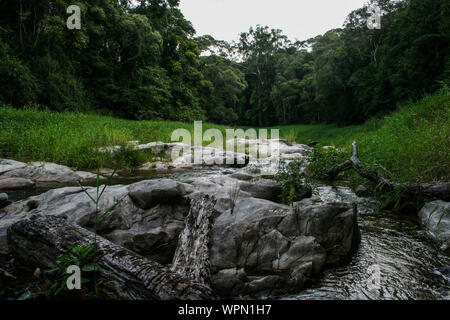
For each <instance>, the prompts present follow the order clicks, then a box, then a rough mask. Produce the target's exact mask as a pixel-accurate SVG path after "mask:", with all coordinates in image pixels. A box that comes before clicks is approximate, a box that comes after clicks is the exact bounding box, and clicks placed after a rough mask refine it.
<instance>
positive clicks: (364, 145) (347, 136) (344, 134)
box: [298, 88, 450, 183]
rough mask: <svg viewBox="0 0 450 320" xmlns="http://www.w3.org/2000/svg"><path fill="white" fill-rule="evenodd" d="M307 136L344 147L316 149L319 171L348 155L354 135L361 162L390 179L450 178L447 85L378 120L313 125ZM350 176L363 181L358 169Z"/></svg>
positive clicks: (316, 166)
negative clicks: (360, 124)
mask: <svg viewBox="0 0 450 320" xmlns="http://www.w3.org/2000/svg"><path fill="white" fill-rule="evenodd" d="M298 129H299V131H298V132H303V131H304V130H306V128H305V126H300V128H298ZM322 130H325V132H323V131H322ZM305 135H306V136H307V137H308V138H307V139H308V140H317V141H319V142H320V143H321V144H322V145H323V144H331V145H336V146H338V147H340V149H341V150H342V151H334V150H331V151H328V152H322V154H320V153H317V155H316V156H317V159H316V160H317V162H316V163H314V166H315V169H316V170H318V171H323V170H325V169H326V168H325V167H330V166H333V165H335V164H337V163H338V162H340V161H343V160H345V159H348V158H349V157H350V155H351V153H352V150H351V144H352V141H354V140H356V141H357V142H358V145H359V156H360V159H361V161H363V162H364V163H365V164H367V165H368V166H370V167H373V168H376V169H377V170H381V171H384V173H386V174H387V175H388V176H389V177H390V178H391V179H392V180H394V181H398V182H400V183H405V182H439V181H450V94H449V91H448V89H447V88H444V89H442V90H441V91H439V92H437V93H435V94H433V95H427V96H425V97H424V98H423V99H422V100H420V101H417V102H411V103H408V104H406V105H404V106H403V107H401V108H399V110H397V111H396V112H394V113H392V114H391V115H389V116H387V117H385V118H384V119H381V120H371V121H369V122H367V123H366V124H364V125H362V126H353V127H343V128H337V127H333V126H332V127H329V128H327V127H326V126H317V127H315V128H311V130H308V131H307V132H306V134H305ZM327 153H328V154H327ZM320 166H323V167H324V168H320ZM348 176H349V178H350V180H351V181H352V182H353V183H362V182H363V181H364V180H363V179H362V178H361V177H359V176H357V175H356V173H350V174H349V175H348Z"/></svg>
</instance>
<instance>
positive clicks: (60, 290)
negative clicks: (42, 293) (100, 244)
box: [44, 244, 100, 297]
mask: <svg viewBox="0 0 450 320" xmlns="http://www.w3.org/2000/svg"><path fill="white" fill-rule="evenodd" d="M94 255H95V248H94V246H93V245H92V244H90V245H78V246H69V247H67V249H66V251H65V252H64V253H62V254H60V255H59V256H58V258H57V260H56V266H55V268H53V269H50V270H46V271H45V272H44V273H45V274H47V276H48V277H51V278H52V285H51V286H50V288H49V291H50V292H49V293H48V295H50V296H53V297H57V296H60V295H63V294H68V293H69V291H68V289H67V279H68V278H69V277H70V274H68V273H67V272H66V271H67V268H68V267H69V266H73V265H74V266H78V267H79V268H80V270H81V275H82V277H81V284H82V286H89V285H90V284H92V283H93V282H94V272H98V271H100V270H99V269H97V268H96V267H95V265H94ZM92 289H93V288H91V290H90V289H87V290H83V291H80V292H79V293H83V294H86V292H89V291H92Z"/></svg>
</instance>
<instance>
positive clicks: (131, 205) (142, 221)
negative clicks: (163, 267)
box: [0, 179, 192, 263]
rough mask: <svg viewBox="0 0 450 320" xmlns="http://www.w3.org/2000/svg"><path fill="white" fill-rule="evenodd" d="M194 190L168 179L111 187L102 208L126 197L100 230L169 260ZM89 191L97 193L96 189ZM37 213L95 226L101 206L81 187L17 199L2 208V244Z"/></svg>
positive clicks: (128, 245) (139, 250)
mask: <svg viewBox="0 0 450 320" xmlns="http://www.w3.org/2000/svg"><path fill="white" fill-rule="evenodd" d="M191 188H192V187H191V186H190V185H187V184H183V183H180V182H176V181H173V180H168V179H161V180H151V181H142V182H139V183H136V184H132V185H130V186H121V185H117V186H109V187H107V189H106V191H105V192H104V194H103V196H102V198H101V200H100V203H99V210H100V212H104V211H106V210H107V209H108V208H110V207H111V206H113V205H114V204H115V203H116V202H117V201H119V200H120V199H123V200H122V202H121V203H120V204H119V205H118V206H117V207H116V208H115V209H114V210H112V211H111V212H110V213H109V214H108V215H106V217H105V218H104V219H103V220H101V222H100V223H99V225H98V231H99V234H100V235H103V236H104V237H106V238H107V239H109V240H111V241H114V242H115V243H116V244H119V245H122V246H125V247H126V248H128V249H132V250H134V251H135V252H137V253H140V254H142V255H145V256H147V257H151V258H153V259H154V260H155V261H158V262H162V263H169V262H170V260H171V259H172V256H173V253H174V252H175V247H176V243H177V239H178V236H179V234H180V232H181V231H182V230H183V228H184V220H185V217H186V215H187V213H188V212H189V202H188V201H189V200H188V199H184V198H183V196H185V195H187V194H188V193H189V192H190V191H191ZM87 190H88V192H89V193H91V194H92V195H93V196H94V193H95V191H96V189H95V188H90V187H88V188H87ZM32 214H44V215H54V216H62V217H66V219H67V221H68V222H70V223H74V224H77V225H80V226H82V227H85V228H87V229H90V230H93V227H94V221H95V204H94V203H93V202H92V201H91V200H90V199H89V197H88V196H87V195H86V194H85V193H84V192H82V190H81V189H80V188H79V187H66V188H60V189H53V190H50V191H48V192H46V193H43V194H41V195H38V196H35V197H30V198H28V199H26V200H23V201H18V202H15V203H13V204H12V205H10V206H8V207H6V208H4V209H3V210H2V212H0V247H2V246H4V245H5V243H6V238H5V236H6V230H7V229H8V227H9V226H11V225H12V224H13V223H15V222H17V221H19V220H22V219H24V218H26V217H28V216H30V215H32Z"/></svg>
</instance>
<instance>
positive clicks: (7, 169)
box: [0, 159, 104, 189]
mask: <svg viewBox="0 0 450 320" xmlns="http://www.w3.org/2000/svg"><path fill="white" fill-rule="evenodd" d="M19 178H20V179H26V180H28V181H32V182H33V184H30V183H28V184H27V183H25V181H24V180H22V182H17V183H18V185H19V186H20V188H21V189H23V188H30V187H33V186H35V185H38V186H39V185H48V184H58V183H64V184H71V183H76V182H78V181H81V182H84V181H94V180H96V179H97V175H96V174H93V173H90V172H84V171H76V172H74V171H73V170H72V169H70V168H69V167H66V166H62V165H58V164H55V163H50V162H32V163H29V164H27V163H22V162H18V161H14V160H6V159H0V180H5V179H19ZM101 178H102V179H104V178H103V177H101ZM4 183H6V182H4Z"/></svg>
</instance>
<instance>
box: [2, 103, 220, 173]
mask: <svg viewBox="0 0 450 320" xmlns="http://www.w3.org/2000/svg"><path fill="white" fill-rule="evenodd" d="M193 127H194V124H193V123H182V122H169V121H130V120H123V119H117V118H112V117H105V116H99V115H89V114H78V113H70V112H63V113H55V112H51V111H40V110H36V109H32V108H28V109H22V110H18V109H13V108H10V107H6V106H3V107H0V128H1V130H0V157H2V158H8V159H15V160H18V161H25V162H27V161H49V162H56V163H58V164H64V165H68V166H71V167H76V168H79V169H81V168H84V169H88V168H97V166H100V167H124V166H133V165H136V164H138V163H139V162H143V161H146V160H147V161H148V155H145V153H143V152H139V153H137V152H131V151H130V150H125V149H124V151H123V152H119V153H117V154H115V155H111V154H109V153H100V152H98V151H97V149H98V148H99V147H104V146H115V145H126V143H127V142H128V141H134V140H139V141H140V142H141V143H148V142H152V141H164V142H170V140H171V135H172V132H173V131H174V130H176V129H178V128H185V129H188V130H190V131H191V132H193ZM213 127H214V128H218V129H220V130H224V129H225V127H223V126H217V125H213V124H208V123H204V124H203V129H204V130H207V129H209V128H213Z"/></svg>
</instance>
